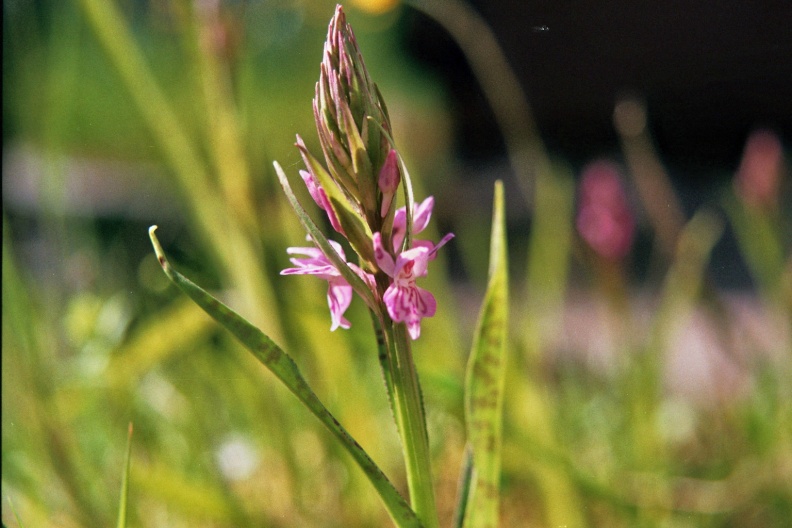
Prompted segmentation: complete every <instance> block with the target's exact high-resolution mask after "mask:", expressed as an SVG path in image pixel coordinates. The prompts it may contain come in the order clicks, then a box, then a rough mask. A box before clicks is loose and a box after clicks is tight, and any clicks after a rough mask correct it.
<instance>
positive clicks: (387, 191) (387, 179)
mask: <svg viewBox="0 0 792 528" xmlns="http://www.w3.org/2000/svg"><path fill="white" fill-rule="evenodd" d="M400 180H401V177H400V176H399V160H398V154H397V153H396V151H395V150H391V151H390V152H389V153H388V157H387V158H385V163H384V164H383V165H382V169H381V170H380V173H379V190H380V192H381V193H382V206H381V209H380V215H381V216H382V217H385V216H387V214H388V211H390V209H391V204H392V203H393V197H394V196H395V194H396V189H398V188H399V181H400Z"/></svg>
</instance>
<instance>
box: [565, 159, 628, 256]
mask: <svg viewBox="0 0 792 528" xmlns="http://www.w3.org/2000/svg"><path fill="white" fill-rule="evenodd" d="M577 229H578V232H579V233H580V236H582V237H583V239H584V240H585V241H586V242H587V243H588V245H589V246H591V248H592V249H593V250H594V251H595V252H596V253H597V254H598V255H600V256H602V257H604V258H606V259H608V260H612V261H617V260H621V259H622V258H624V257H625V256H626V255H627V253H628V252H629V250H630V246H631V245H632V240H633V235H634V232H635V219H634V217H633V213H632V211H631V210H630V207H629V204H628V201H627V194H626V192H625V190H624V187H623V186H622V180H621V175H620V173H619V169H618V167H617V166H616V165H615V164H613V163H611V162H608V161H595V162H592V163H590V164H589V165H587V166H586V167H585V168H584V169H583V176H582V178H581V182H580V207H579V209H578V216H577Z"/></svg>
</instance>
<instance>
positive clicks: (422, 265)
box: [394, 247, 429, 280]
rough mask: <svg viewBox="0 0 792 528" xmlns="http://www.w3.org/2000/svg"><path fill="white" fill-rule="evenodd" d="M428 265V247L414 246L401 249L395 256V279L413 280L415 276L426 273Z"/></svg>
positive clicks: (421, 275)
mask: <svg viewBox="0 0 792 528" xmlns="http://www.w3.org/2000/svg"><path fill="white" fill-rule="evenodd" d="M428 266H429V249H428V248H426V247H414V248H412V249H408V250H407V251H403V252H402V253H401V254H400V255H399V256H398V257H396V267H395V268H396V273H395V275H394V278H395V279H396V280H415V277H423V276H424V275H426V270H427V267H428Z"/></svg>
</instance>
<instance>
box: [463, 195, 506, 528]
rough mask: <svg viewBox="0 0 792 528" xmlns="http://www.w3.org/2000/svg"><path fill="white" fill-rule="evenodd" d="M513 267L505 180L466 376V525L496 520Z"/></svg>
mask: <svg viewBox="0 0 792 528" xmlns="http://www.w3.org/2000/svg"><path fill="white" fill-rule="evenodd" d="M508 305H509V271H508V263H507V250H506V229H505V214H504V201H503V184H502V183H501V182H497V183H496V184H495V200H494V210H493V214H492V235H491V240H490V269H489V284H488V285H487V292H486V294H485V296H484V302H483V304H482V307H481V312H480V314H479V321H478V326H477V328H476V333H475V334H474V336H473V347H472V350H471V353H470V360H469V362H468V368H467V377H466V380H465V421H466V427H467V435H468V442H469V443H470V446H471V449H472V452H473V473H472V476H471V480H470V491H469V494H468V498H467V503H466V504H461V505H460V507H461V508H465V517H464V519H465V521H464V526H465V528H478V527H495V526H497V525H498V511H499V506H500V501H499V481H500V464H501V443H502V439H501V430H502V423H503V417H502V413H503V386H504V376H505V372H506V328H507V323H508V315H509V313H508V311H509V308H508Z"/></svg>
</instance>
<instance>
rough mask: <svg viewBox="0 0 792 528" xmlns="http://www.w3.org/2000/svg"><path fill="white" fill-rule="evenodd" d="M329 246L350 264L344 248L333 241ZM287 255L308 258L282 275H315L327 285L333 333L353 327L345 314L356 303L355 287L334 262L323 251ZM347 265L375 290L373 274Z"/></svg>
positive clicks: (297, 251) (293, 250)
mask: <svg viewBox="0 0 792 528" xmlns="http://www.w3.org/2000/svg"><path fill="white" fill-rule="evenodd" d="M329 242H330V244H331V245H332V246H333V249H335V250H336V252H337V253H338V255H339V256H340V257H341V258H342V259H343V260H344V261H346V256H345V255H344V250H343V248H342V247H341V245H340V244H338V243H337V242H334V241H332V240H330V241H329ZM286 252H287V253H288V254H289V255H305V256H306V257H308V258H292V259H289V260H291V262H292V263H293V264H295V265H296V266H297V267H296V268H287V269H285V270H283V271H281V275H315V276H317V277H319V278H320V279H324V280H326V281H327V283H328V288H327V304H328V305H329V307H330V318H331V320H332V324H331V326H330V330H331V331H333V330H335V329H336V328H338V327H341V328H344V329H347V328H349V327H350V326H352V325H351V323H350V322H349V321H348V320H347V319H346V318H345V317H344V312H346V310H347V308H349V305H350V304H351V302H352V286H350V284H349V283H348V282H347V280H346V279H345V278H344V277H343V276H342V275H341V273H340V272H339V271H338V269H336V267H335V266H334V265H333V263H332V262H330V259H328V258H327V257H326V256H325V255H324V253H322V251H321V250H320V249H319V248H315V247H290V248H287V249H286ZM347 265H348V266H349V267H350V268H352V270H353V271H355V273H357V274H358V275H359V276H360V277H361V278H362V279H363V280H364V282H366V283H367V284H368V285H369V286H370V287H371V288H372V289H374V277H373V276H372V275H371V274H369V273H366V272H364V271H363V270H361V269H360V268H359V267H357V266H356V265H355V264H353V263H351V262H348V263H347Z"/></svg>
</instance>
